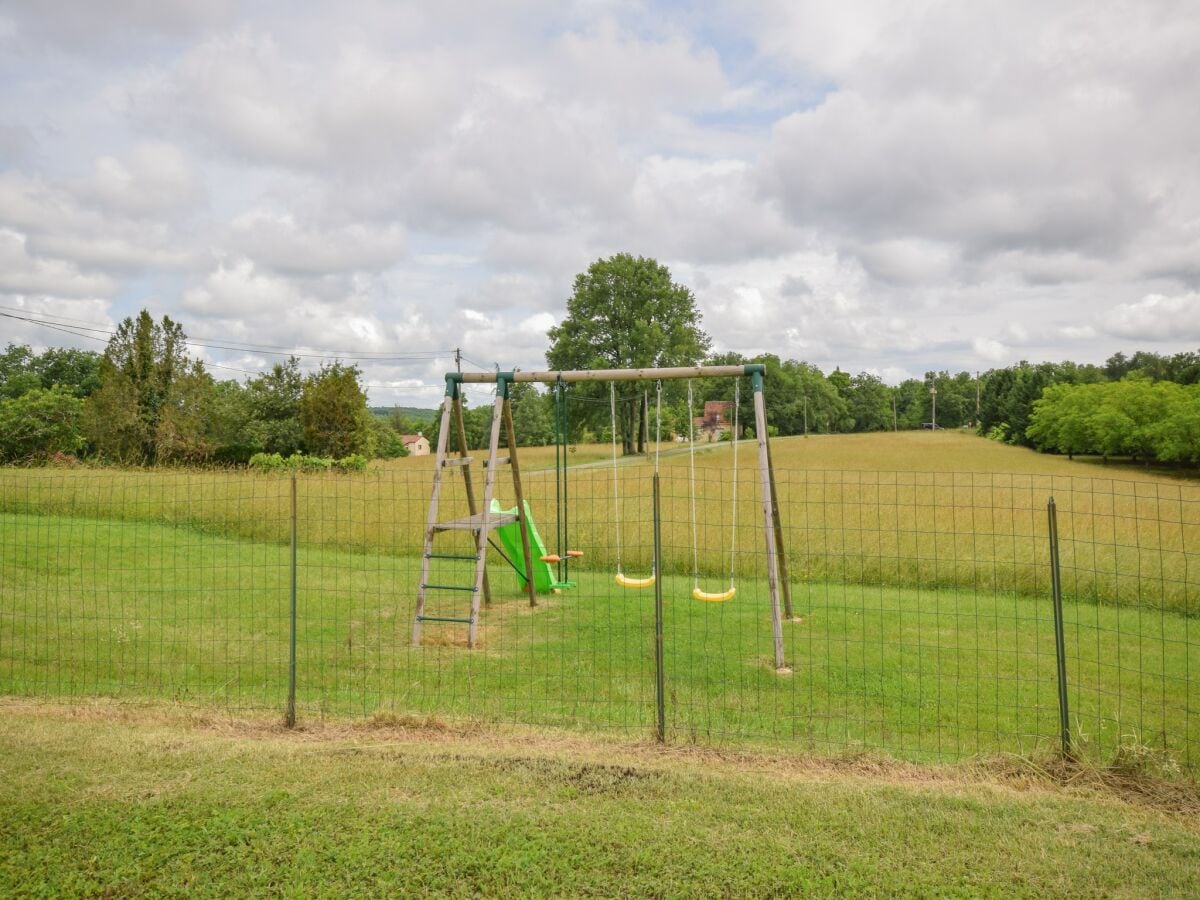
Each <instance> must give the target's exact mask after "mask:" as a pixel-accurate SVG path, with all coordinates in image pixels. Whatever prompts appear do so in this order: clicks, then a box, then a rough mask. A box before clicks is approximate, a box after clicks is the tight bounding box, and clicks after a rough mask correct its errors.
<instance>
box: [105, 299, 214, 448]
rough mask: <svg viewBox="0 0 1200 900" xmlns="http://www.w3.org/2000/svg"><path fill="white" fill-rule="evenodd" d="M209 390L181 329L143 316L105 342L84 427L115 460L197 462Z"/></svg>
mask: <svg viewBox="0 0 1200 900" xmlns="http://www.w3.org/2000/svg"><path fill="white" fill-rule="evenodd" d="M212 389H213V388H212V379H211V378H210V377H209V376H208V374H207V373H206V372H205V371H204V367H203V365H202V364H201V363H200V362H199V361H198V360H193V359H191V358H190V357H189V356H188V353H187V337H186V335H184V333H183V328H182V326H180V325H179V324H178V323H176V322H173V321H171V319H170V318H169V317H167V316H163V318H162V321H161V322H155V321H154V319H152V318H151V316H150V313H149V312H147V311H146V310H142V311H141V312H140V313H139V314H138V316H137V318H136V319H133V318H128V319H125V321H123V322H122V323H121V324H120V325H119V326H118V327H117V330H116V332H115V333H114V334H113V336H112V338H111V339H110V340H109V342H108V347H107V348H106V349H105V351H104V356H103V358H102V359H101V360H100V387H99V388H98V389H97V390H96V391H95V392H94V393H93V394H92V395H91V397H89V398H88V402H87V407H86V410H85V429H86V432H87V434H88V437H89V438H90V439H91V441H92V443H93V444H94V445H95V447H96V449H97V451H98V452H99V453H100V454H101V455H103V456H107V457H109V458H112V459H116V460H119V461H121V462H149V463H153V462H156V461H158V460H160V459H161V460H164V461H165V460H182V459H187V460H196V459H201V458H204V457H205V456H206V455H207V453H208V450H209V446H208V443H207V441H206V439H205V436H204V431H205V427H206V418H207V409H206V405H207V404H208V403H210V402H211V397H212Z"/></svg>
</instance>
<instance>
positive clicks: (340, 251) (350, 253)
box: [226, 209, 406, 275]
mask: <svg viewBox="0 0 1200 900" xmlns="http://www.w3.org/2000/svg"><path fill="white" fill-rule="evenodd" d="M226 242H227V245H228V246H230V247H231V248H236V250H237V252H239V253H242V254H244V255H245V256H247V257H249V258H250V259H252V260H254V262H255V263H256V264H259V265H262V266H266V267H268V268H271V269H273V270H275V271H276V272H281V273H285V274H293V275H321V274H329V273H339V272H352V271H357V270H365V271H375V270H380V269H386V268H388V267H389V266H391V265H392V264H394V263H396V262H397V261H399V260H400V259H402V258H403V257H404V256H405V252H406V250H405V246H406V242H405V234H404V229H403V228H401V227H400V226H399V225H396V224H386V225H375V226H372V227H368V226H367V225H363V224H361V223H352V224H348V225H341V226H333V227H330V226H322V225H318V224H316V223H312V222H303V223H302V222H298V221H297V219H296V216H295V215H293V214H292V213H289V212H275V211H271V210H266V209H253V210H250V211H248V212H245V213H242V214H241V215H239V216H238V217H237V218H236V219H234V220H233V224H232V226H231V228H230V230H229V234H228V236H227V238H226Z"/></svg>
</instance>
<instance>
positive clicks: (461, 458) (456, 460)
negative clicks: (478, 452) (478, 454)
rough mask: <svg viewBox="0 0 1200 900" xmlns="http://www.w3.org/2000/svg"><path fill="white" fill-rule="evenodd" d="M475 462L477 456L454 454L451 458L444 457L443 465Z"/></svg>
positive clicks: (467, 464) (465, 464)
mask: <svg viewBox="0 0 1200 900" xmlns="http://www.w3.org/2000/svg"><path fill="white" fill-rule="evenodd" d="M473 462H475V457H473V456H454V457H451V458H449V459H443V460H442V465H443V466H469V465H470V464H471V463H473Z"/></svg>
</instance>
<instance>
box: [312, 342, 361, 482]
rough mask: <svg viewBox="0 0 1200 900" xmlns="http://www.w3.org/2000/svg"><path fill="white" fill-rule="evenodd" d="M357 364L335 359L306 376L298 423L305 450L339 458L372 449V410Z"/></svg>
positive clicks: (317, 454)
mask: <svg viewBox="0 0 1200 900" xmlns="http://www.w3.org/2000/svg"><path fill="white" fill-rule="evenodd" d="M361 374H362V373H361V372H360V371H359V369H358V366H346V365H343V364H342V363H341V362H334V363H331V364H329V365H325V366H322V367H321V369H320V371H318V372H316V373H314V374H312V375H310V376H308V378H306V379H305V381H304V388H303V390H302V392H301V394H300V427H301V428H303V429H304V443H305V446H306V447H307V448H308V452H309V453H311V454H314V455H316V456H332V457H334V458H335V459H340V458H342V457H345V456H350V455H351V454H355V453H361V454H363V455H364V456H369V455H370V454H371V452H372V447H371V442H372V437H373V435H372V432H371V411H370V410H368V409H367V395H366V394H365V393H363V389H362V386H361V385H360V383H359V377H360V376H361Z"/></svg>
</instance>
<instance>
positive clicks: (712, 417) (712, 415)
mask: <svg viewBox="0 0 1200 900" xmlns="http://www.w3.org/2000/svg"><path fill="white" fill-rule="evenodd" d="M732 418H733V401H732V400H706V401H705V402H704V415H702V416H696V417H695V418H694V419H692V425H693V427H694V429H695V433H696V440H698V441H703V442H705V443H711V442H712V441H719V440H720V439H721V435H722V433H724V432H726V431H728V430H729V429H730V425H731V420H732Z"/></svg>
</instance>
